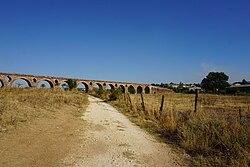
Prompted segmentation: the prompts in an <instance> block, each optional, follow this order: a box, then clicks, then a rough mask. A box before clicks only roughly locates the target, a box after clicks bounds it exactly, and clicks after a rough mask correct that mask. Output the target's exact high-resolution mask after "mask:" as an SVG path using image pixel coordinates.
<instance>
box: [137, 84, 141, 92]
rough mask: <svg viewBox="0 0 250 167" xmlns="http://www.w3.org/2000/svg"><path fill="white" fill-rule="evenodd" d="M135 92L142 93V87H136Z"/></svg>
mask: <svg viewBox="0 0 250 167" xmlns="http://www.w3.org/2000/svg"><path fill="white" fill-rule="evenodd" d="M137 93H139V94H140V93H142V87H141V86H138V87H137Z"/></svg>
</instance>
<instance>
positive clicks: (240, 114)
mask: <svg viewBox="0 0 250 167" xmlns="http://www.w3.org/2000/svg"><path fill="white" fill-rule="evenodd" d="M239 116H240V122H241V118H242V113H241V108H239Z"/></svg>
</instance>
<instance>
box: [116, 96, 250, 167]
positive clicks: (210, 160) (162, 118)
mask: <svg viewBox="0 0 250 167" xmlns="http://www.w3.org/2000/svg"><path fill="white" fill-rule="evenodd" d="M164 96H165V102H164V106H163V111H162V112H160V111H159V110H160V104H161V98H162V95H161V94H148V95H143V98H144V103H145V109H143V107H142V105H141V103H142V101H141V95H138V94H137V95H130V96H129V95H125V96H121V97H120V98H119V99H118V100H117V101H114V102H111V104H113V105H114V106H116V107H118V108H120V109H121V110H122V111H124V113H125V114H126V115H128V116H129V117H130V118H131V120H132V121H134V122H135V123H136V124H138V125H139V126H141V127H143V128H146V129H147V130H149V131H151V132H155V133H158V134H160V135H161V136H162V137H163V138H165V139H167V142H171V143H174V144H176V145H178V146H180V147H181V148H183V149H184V150H186V152H187V153H189V154H190V155H191V157H192V163H191V165H192V166H193V165H194V166H239V167H240V166H249V165H250V137H249V136H250V110H249V106H250V96H229V95H211V94H200V95H199V98H198V112H197V113H194V99H195V95H193V94H177V93H167V94H164ZM129 98H130V99H131V102H132V105H131V103H130V100H129ZM239 110H240V111H241V116H242V117H240V115H239Z"/></svg>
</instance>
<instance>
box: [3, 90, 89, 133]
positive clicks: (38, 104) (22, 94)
mask: <svg viewBox="0 0 250 167" xmlns="http://www.w3.org/2000/svg"><path fill="white" fill-rule="evenodd" d="M87 103H88V100H87V96H86V95H83V94H80V93H77V92H68V91H64V90H60V89H42V88H41V89H25V88H1V89H0V131H5V130H7V129H8V127H10V126H12V127H16V126H18V124H20V123H22V122H26V121H29V120H32V119H34V118H36V117H46V116H48V117H49V116H50V115H51V113H53V112H55V111H58V110H60V109H62V108H63V107H64V106H66V105H73V106H76V107H79V108H82V107H84V106H86V104H87ZM75 114H77V113H75Z"/></svg>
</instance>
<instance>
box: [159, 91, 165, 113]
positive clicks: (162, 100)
mask: <svg viewBox="0 0 250 167" xmlns="http://www.w3.org/2000/svg"><path fill="white" fill-rule="evenodd" d="M163 105H164V95H162V98H161V107H160V113H162V110H163Z"/></svg>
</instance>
